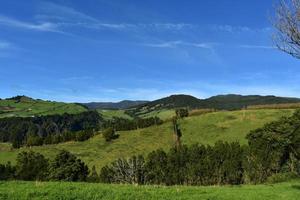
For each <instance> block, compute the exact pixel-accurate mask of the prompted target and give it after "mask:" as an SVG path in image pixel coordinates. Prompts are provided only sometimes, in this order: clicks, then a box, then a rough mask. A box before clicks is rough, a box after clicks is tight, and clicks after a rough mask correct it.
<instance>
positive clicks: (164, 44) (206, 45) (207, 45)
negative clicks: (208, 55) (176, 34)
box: [142, 40, 217, 49]
mask: <svg viewBox="0 0 300 200" xmlns="http://www.w3.org/2000/svg"><path fill="white" fill-rule="evenodd" d="M142 45H143V46H148V47H155V48H175V47H178V46H190V47H197V48H203V49H212V48H213V47H214V46H215V45H217V43H192V42H184V41H180V40H178V41H169V42H162V43H145V44H142Z"/></svg>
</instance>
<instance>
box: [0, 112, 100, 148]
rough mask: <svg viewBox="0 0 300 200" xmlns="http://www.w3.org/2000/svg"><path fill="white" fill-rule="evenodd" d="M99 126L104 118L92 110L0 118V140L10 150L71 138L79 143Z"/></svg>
mask: <svg viewBox="0 0 300 200" xmlns="http://www.w3.org/2000/svg"><path fill="white" fill-rule="evenodd" d="M102 123H103V118H102V117H101V116H100V115H99V114H98V113H97V112H95V111H88V112H82V113H79V114H67V113H65V114H63V115H49V116H40V117H27V118H21V117H12V118H3V119H0V141H1V142H11V143H12V144H13V147H15V148H18V147H20V146H22V145H29V146H30V145H41V144H49V143H58V142H60V141H67V140H72V139H74V138H77V139H78V140H81V139H82V138H83V137H86V136H87V135H88V134H90V132H91V130H98V129H99V128H100V127H101V126H102ZM88 130H89V131H88ZM82 131H83V132H82ZM74 133H76V134H74ZM82 135H85V136H82Z"/></svg>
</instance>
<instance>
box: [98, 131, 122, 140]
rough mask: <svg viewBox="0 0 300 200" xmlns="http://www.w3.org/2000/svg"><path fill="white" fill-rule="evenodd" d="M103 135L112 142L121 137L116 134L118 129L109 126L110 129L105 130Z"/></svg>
mask: <svg viewBox="0 0 300 200" xmlns="http://www.w3.org/2000/svg"><path fill="white" fill-rule="evenodd" d="M102 135H103V137H104V139H105V141H106V142H110V141H112V140H114V139H117V138H118V137H119V135H117V134H116V131H115V129H114V128H108V129H106V130H104V131H103V133H102Z"/></svg>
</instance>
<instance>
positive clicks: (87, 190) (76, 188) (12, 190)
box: [0, 180, 300, 200]
mask: <svg viewBox="0 0 300 200" xmlns="http://www.w3.org/2000/svg"><path fill="white" fill-rule="evenodd" d="M299 196H300V181H299V180H293V181H289V182H285V183H279V184H273V185H242V186H223V187H219V186H206V187H192V186H172V187H164V186H134V185H105V184H95V183H67V182H48V183H45V182H44V183H41V182H0V199H10V200H13V199H18V200H27V199H28V200H29V199H30V200H32V199H49V200H56V199H86V200H90V199H105V200H110V199H111V200H127V199H128V200H129V199H144V200H154V199H155V200H156V199H164V200H169V199H170V200H176V199H178V200H179V199H181V200H182V199H185V200H192V199H197V200H198V199H216V200H236V199H243V200H252V199H255V200H265V199H272V200H277V199H278V200H281V199H284V200H296V199H299Z"/></svg>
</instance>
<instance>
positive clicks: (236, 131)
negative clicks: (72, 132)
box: [0, 109, 294, 170]
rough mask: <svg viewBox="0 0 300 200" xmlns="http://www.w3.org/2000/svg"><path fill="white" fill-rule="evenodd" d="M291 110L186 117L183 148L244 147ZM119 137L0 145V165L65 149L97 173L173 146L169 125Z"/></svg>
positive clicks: (182, 125)
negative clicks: (22, 156) (27, 155)
mask: <svg viewBox="0 0 300 200" xmlns="http://www.w3.org/2000/svg"><path fill="white" fill-rule="evenodd" d="M293 111H294V110H293V109H260V110H246V111H224V112H215V113H208V114H204V115H199V116H193V117H188V118H186V119H183V120H182V121H181V122H180V125H181V129H182V131H183V136H182V142H183V143H184V144H188V145H189V144H193V143H196V142H198V143H202V144H214V143H215V142H216V141H218V140H223V141H239V142H240V143H241V144H245V143H246V140H245V136H246V135H247V134H248V133H249V131H250V130H253V129H256V128H259V127H262V126H263V125H264V124H265V123H267V122H271V121H273V120H276V119H279V118H280V117H282V116H290V115H291V114H292V113H293ZM119 134H120V137H119V138H118V139H116V140H114V141H112V142H105V141H104V139H103V137H102V135H97V136H95V137H93V138H91V139H89V140H87V141H84V142H67V143H61V144H56V145H47V146H38V147H32V148H30V149H29V148H26V147H23V148H20V149H12V148H11V146H10V145H9V144H3V143H2V144H0V162H2V163H5V162H7V161H11V162H14V161H15V158H16V155H17V154H18V153H19V152H21V151H23V150H33V151H38V152H40V153H42V154H44V155H45V156H47V157H49V158H53V156H54V155H55V154H56V153H58V151H59V150H61V149H66V150H68V151H70V152H72V153H74V154H75V155H77V156H78V157H79V158H81V159H82V160H83V161H84V162H86V163H87V164H88V165H89V167H92V166H93V165H95V166H96V167H97V169H98V170H99V169H100V168H101V167H102V166H104V165H105V164H108V163H110V162H111V161H113V160H115V159H117V158H120V157H129V156H131V155H136V154H144V155H146V154H147V153H149V152H151V151H153V150H156V149H158V148H163V149H165V150H168V149H169V148H170V147H171V146H172V145H173V136H172V125H171V123H170V122H167V123H164V124H162V125H160V126H152V127H149V128H145V129H139V130H134V131H123V132H119Z"/></svg>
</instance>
